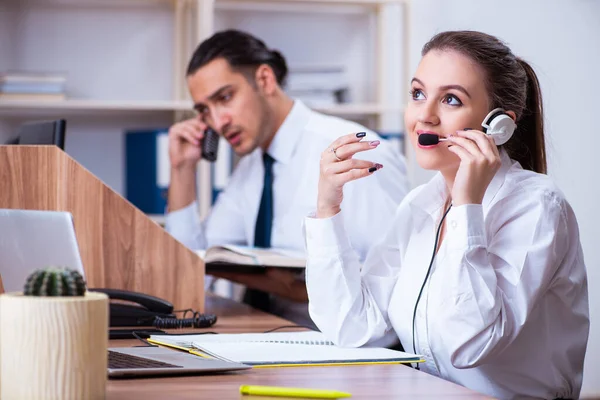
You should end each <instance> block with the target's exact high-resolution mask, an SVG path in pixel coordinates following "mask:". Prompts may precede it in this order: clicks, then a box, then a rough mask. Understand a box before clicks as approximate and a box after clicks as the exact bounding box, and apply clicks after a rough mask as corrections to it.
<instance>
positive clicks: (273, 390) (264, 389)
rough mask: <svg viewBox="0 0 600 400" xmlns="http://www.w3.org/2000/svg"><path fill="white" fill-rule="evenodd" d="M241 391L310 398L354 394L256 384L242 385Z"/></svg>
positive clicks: (253, 393)
mask: <svg viewBox="0 0 600 400" xmlns="http://www.w3.org/2000/svg"><path fill="white" fill-rule="evenodd" d="M240 393H241V394H250V395H256V396H280V397H304V398H310V399H339V398H341V397H351V396H352V395H351V394H350V393H345V392H338V391H336V390H323V389H304V388H289V387H278V386H254V385H242V386H240Z"/></svg>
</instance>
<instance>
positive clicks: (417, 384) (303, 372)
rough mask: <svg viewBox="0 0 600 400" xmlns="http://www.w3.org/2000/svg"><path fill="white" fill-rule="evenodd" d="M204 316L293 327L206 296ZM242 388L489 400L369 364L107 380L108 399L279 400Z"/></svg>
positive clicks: (231, 326) (420, 375) (243, 328)
mask: <svg viewBox="0 0 600 400" xmlns="http://www.w3.org/2000/svg"><path fill="white" fill-rule="evenodd" d="M206 311H207V312H212V313H214V314H216V315H217V316H218V320H217V323H216V325H215V326H214V327H213V328H211V329H210V330H212V331H216V332H221V333H235V332H240V333H241V332H264V331H266V330H269V329H273V328H276V327H279V326H283V325H292V324H291V323H290V322H289V321H286V320H283V319H281V318H277V317H275V316H273V315H269V314H265V313H263V312H261V311H258V310H254V309H252V308H251V307H248V306H246V305H244V304H239V303H236V302H233V301H231V300H227V299H223V298H218V297H210V296H207V299H206ZM289 330H290V329H288V331H289ZM189 331H190V332H193V330H189ZM198 331H201V330H198ZM139 344H140V342H139V341H137V340H112V341H111V342H110V344H109V346H111V347H121V346H137V345H139ZM240 385H272V386H291V387H306V388H321V389H332V390H340V391H344V392H350V393H352V397H351V399H371V398H375V397H379V398H386V399H392V398H417V397H418V398H421V399H423V398H436V399H439V398H445V397H449V396H451V397H452V398H454V399H487V398H489V397H486V396H484V395H481V394H478V393H476V392H474V391H472V390H469V389H466V388H464V387H462V386H459V385H455V384H453V383H450V382H447V381H444V380H442V379H440V378H437V377H434V376H431V375H429V374H426V373H424V372H419V371H416V370H414V369H412V368H410V367H407V366H404V365H370V366H346V367H286V368H260V369H252V370H247V371H241V372H232V373H227V374H219V375H205V376H187V377H170V378H145V379H127V380H109V381H108V384H107V399H109V400H115V399H167V398H168V399H194V400H198V399H242V398H243V399H244V400H245V399H247V400H251V399H252V400H255V399H259V398H260V399H265V400H266V399H277V398H275V397H268V398H267V397H258V396H241V395H240V394H239V387H240Z"/></svg>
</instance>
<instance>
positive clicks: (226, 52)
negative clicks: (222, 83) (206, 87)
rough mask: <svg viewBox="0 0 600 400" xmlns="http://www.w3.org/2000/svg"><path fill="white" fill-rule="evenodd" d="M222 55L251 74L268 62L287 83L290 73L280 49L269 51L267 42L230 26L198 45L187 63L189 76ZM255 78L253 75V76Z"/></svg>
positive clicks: (280, 80) (238, 68) (280, 78)
mask: <svg viewBox="0 0 600 400" xmlns="http://www.w3.org/2000/svg"><path fill="white" fill-rule="evenodd" d="M218 58H223V59H225V60H226V61H227V62H228V63H229V65H230V66H231V67H232V68H234V69H237V70H239V71H241V72H245V73H246V77H248V78H249V76H248V69H250V70H251V72H252V74H254V72H255V71H256V68H258V67H259V66H260V65H262V64H267V65H268V66H269V67H271V69H272V70H273V73H274V74H275V77H276V78H277V83H279V86H283V85H284V84H285V78H286V76H287V73H288V68H287V64H286V62H285V58H284V57H283V55H281V53H280V52H279V51H277V50H270V49H268V48H267V46H266V45H265V43H264V42H263V41H262V40H260V39H258V38H256V37H254V36H252V35H250V34H248V33H246V32H242V31H238V30H234V29H230V30H226V31H221V32H217V33H215V34H214V35H212V36H211V37H209V38H208V39H206V40H205V41H203V42H202V43H200V45H199V46H198V48H197V49H196V51H194V54H193V55H192V59H191V60H190V63H189V65H188V69H187V75H188V76H189V75H193V74H194V73H195V72H196V71H198V70H199V69H200V68H202V67H203V66H205V65H206V64H208V63H209V62H211V61H213V60H215V59H218ZM252 77H253V75H252Z"/></svg>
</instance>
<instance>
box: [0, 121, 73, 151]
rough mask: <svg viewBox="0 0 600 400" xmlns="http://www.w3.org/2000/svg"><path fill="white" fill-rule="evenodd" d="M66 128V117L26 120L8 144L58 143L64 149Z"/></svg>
mask: <svg viewBox="0 0 600 400" xmlns="http://www.w3.org/2000/svg"><path fill="white" fill-rule="evenodd" d="M66 128H67V121H65V120H64V119H57V120H51V121H30V122H25V123H24V124H22V125H21V126H20V127H19V130H18V132H17V136H16V137H15V138H13V139H11V140H10V141H8V142H7V144H30V145H36V144H37V145H56V146H58V147H59V148H61V149H62V150H64V149H65V131H66Z"/></svg>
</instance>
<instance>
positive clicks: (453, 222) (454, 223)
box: [450, 220, 458, 229]
mask: <svg viewBox="0 0 600 400" xmlns="http://www.w3.org/2000/svg"><path fill="white" fill-rule="evenodd" d="M457 225H458V224H457V223H456V221H454V220H452V221H450V226H451V227H452V229H456V226H457Z"/></svg>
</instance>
